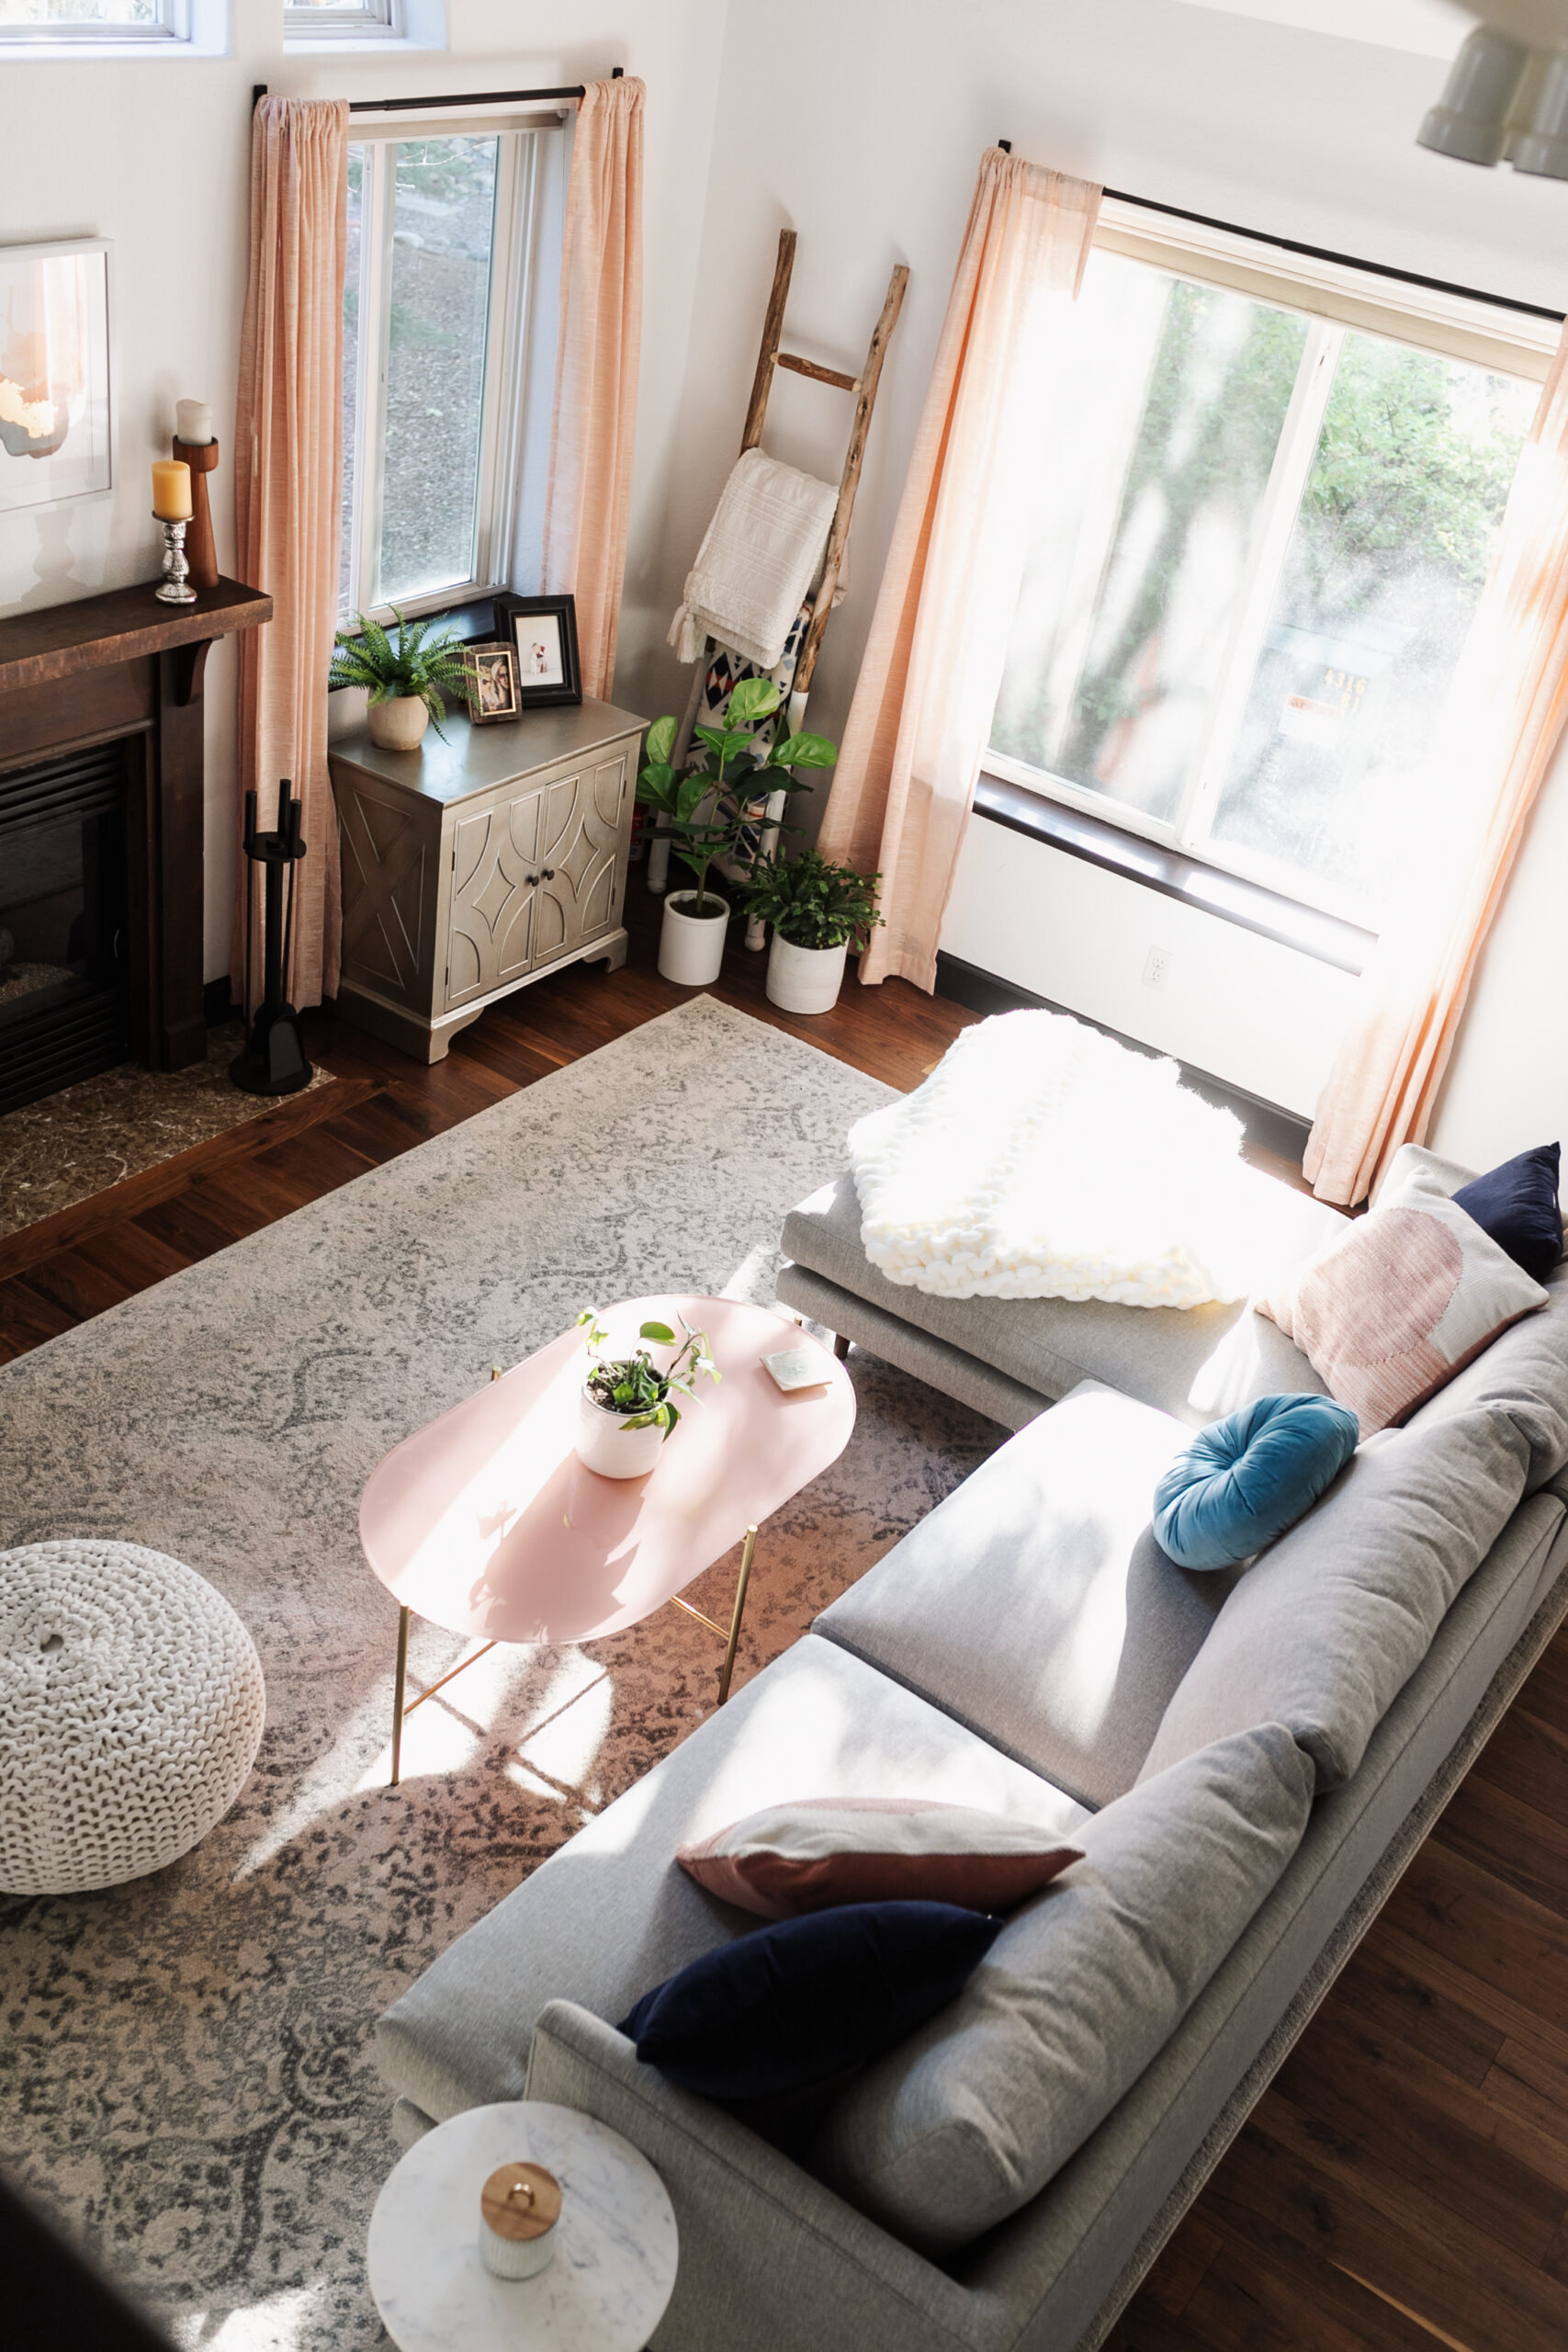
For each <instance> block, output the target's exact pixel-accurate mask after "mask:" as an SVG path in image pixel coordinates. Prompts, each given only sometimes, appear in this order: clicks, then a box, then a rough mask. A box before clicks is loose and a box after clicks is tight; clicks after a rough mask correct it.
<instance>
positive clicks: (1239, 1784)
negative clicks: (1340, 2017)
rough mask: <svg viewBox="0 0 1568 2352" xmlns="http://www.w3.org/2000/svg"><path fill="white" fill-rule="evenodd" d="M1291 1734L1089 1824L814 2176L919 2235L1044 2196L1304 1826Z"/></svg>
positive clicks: (1237, 1751) (1166, 1784)
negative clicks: (1074, 1850) (1064, 1866)
mask: <svg viewBox="0 0 1568 2352" xmlns="http://www.w3.org/2000/svg"><path fill="white" fill-rule="evenodd" d="M1312 1795H1313V1771H1312V1766H1311V1764H1310V1762H1309V1761H1308V1759H1307V1758H1306V1757H1304V1756H1303V1754H1302V1752H1301V1750H1300V1748H1298V1747H1297V1746H1296V1744H1295V1742H1294V1741H1293V1740H1292V1738H1291V1736H1290V1734H1289V1733H1288V1732H1287V1731H1285V1730H1284V1729H1283V1728H1282V1727H1281V1726H1280V1725H1279V1724H1265V1725H1262V1726H1261V1727H1259V1728H1257V1729H1254V1730H1251V1731H1247V1732H1242V1733H1238V1734H1236V1735H1235V1736H1232V1737H1231V1738H1229V1739H1225V1740H1223V1741H1221V1742H1219V1743H1218V1744H1217V1745H1216V1746H1214V1747H1210V1748H1207V1749H1205V1750H1204V1751H1203V1753H1202V1754H1201V1755H1198V1756H1193V1757H1190V1758H1186V1759H1185V1760H1184V1761H1183V1762H1181V1763H1179V1764H1177V1765H1175V1766H1173V1767H1172V1769H1171V1770H1169V1771H1168V1772H1166V1773H1163V1774H1162V1775H1161V1776H1160V1778H1159V1779H1158V1780H1156V1781H1148V1782H1146V1783H1145V1785H1144V1786H1142V1787H1140V1788H1138V1789H1135V1790H1134V1791H1133V1792H1131V1793H1130V1794H1129V1795H1127V1796H1124V1797H1119V1798H1118V1799H1117V1801H1116V1802H1115V1804H1111V1805H1107V1807H1106V1808H1105V1810H1104V1812H1103V1813H1100V1814H1097V1815H1095V1816H1094V1818H1093V1819H1092V1820H1091V1821H1089V1822H1088V1823H1086V1824H1085V1825H1084V1826H1083V1827H1082V1828H1081V1829H1080V1830H1079V1832H1078V1833H1077V1836H1078V1843H1079V1844H1080V1845H1081V1846H1082V1847H1083V1849H1084V1860H1082V1861H1081V1862H1075V1863H1074V1864H1073V1866H1072V1868H1071V1869H1070V1870H1067V1871H1064V1872H1063V1874H1062V1876H1061V1877H1060V1878H1059V1879H1058V1880H1057V1881H1056V1882H1055V1885H1054V1886H1051V1887H1048V1888H1047V1889H1046V1890H1045V1892H1044V1893H1043V1894H1039V1895H1036V1896H1035V1898H1034V1899H1033V1901H1032V1902H1031V1903H1029V1904H1026V1905H1024V1907H1023V1908H1022V1909H1021V1911H1020V1912H1019V1913H1018V1914H1017V1915H1016V1917H1014V1918H1013V1919H1011V1920H1010V1922H1009V1924H1008V1926H1007V1927H1006V1928H1004V1929H1003V1930H1002V1932H1001V1934H1000V1935H999V1936H998V1938H997V1940H996V1942H995V1943H994V1944H993V1945H992V1946H991V1949H990V1951H989V1952H988V1953H987V1956H986V1958H985V1959H984V1960H983V1961H982V1962H981V1963H980V1965H979V1967H978V1968H977V1969H976V1972H975V1973H974V1975H973V1976H972V1977H971V1978H970V1980H969V1982H968V1984H967V1985H965V1987H964V1991H963V1992H962V1993H961V1994H960V1995H959V1996H958V1998H957V2000H955V2001H953V2002H952V2003H951V2004H950V2005H949V2007H947V2008H945V2009H944V2010H942V2013H941V2015H940V2016H938V2017H936V2018H932V2019H931V2022H930V2024H929V2025H926V2026H923V2027H921V2029H920V2030H919V2032H918V2033H916V2034H914V2035H912V2036H911V2037H910V2039H909V2040H908V2041H906V2042H903V2043H901V2044H900V2045H899V2047H898V2048H897V2050H895V2051H893V2052H890V2053H889V2054H888V2056H887V2057H886V2058H884V2059H881V2060H879V2061H878V2063H877V2064H875V2065H874V2066H873V2067H872V2068H871V2069H870V2070H869V2071H868V2073H867V2074H865V2075H863V2076H862V2078H861V2080H860V2081H859V2082H858V2083H857V2084H856V2085H855V2086H854V2087H853V2088H852V2090H851V2091H850V2092H849V2093H848V2094H847V2095H846V2097H845V2098H842V2099H841V2100H840V2103H839V2105H838V2106H837V2107H836V2108H835V2109H834V2111H833V2113H832V2115H831V2117H830V2118H829V2121H828V2124H827V2126H826V2128H825V2131H824V2132H823V2135H822V2137H821V2140H820V2141H819V2143H818V2149H817V2151H816V2154H815V2157H814V2168H815V2167H819V2168H820V2169H821V2171H822V2173H823V2175H824V2177H826V2178H827V2179H828V2180H829V2182H830V2184H831V2185H832V2186H833V2187H834V2188H837V2189H838V2190H839V2191H840V2194H841V2195H842V2196H844V2197H846V2198H847V2199H849V2201H850V2202H851V2203H852V2205H855V2206H858V2207H859V2209H860V2210H861V2211H862V2212H864V2213H867V2214H869V2215H870V2216H871V2217H872V2219H873V2220H874V2221H879V2222H882V2223H883V2224H884V2225H885V2226H886V2228H888V2229H891V2230H892V2231H894V2232H895V2233H896V2234H897V2235H898V2236H899V2237H902V2238H904V2239H906V2240H907V2241H908V2243H909V2244H911V2245H917V2246H919V2247H922V2248H927V2249H930V2250H931V2251H933V2252H941V2251H943V2250H946V2249H950V2248H952V2247H953V2246H957V2245H966V2244H967V2243H968V2242H969V2241H970V2240H971V2239H974V2238H976V2237H978V2236H979V2234H980V2233H981V2232H982V2231H984V2230H987V2229H990V2228H991V2227H992V2226H993V2225H994V2224H995V2223H996V2222H1000V2221H1002V2220H1004V2219H1005V2218H1006V2216H1007V2215H1008V2214H1010V2213H1013V2212H1016V2211H1018V2209H1019V2207H1020V2206H1021V2205H1022V2204H1024V2203H1025V2202H1026V2201H1027V2199H1030V2198H1032V2197H1033V2196H1034V2195H1036V2194H1037V2192H1038V2191H1039V2190H1040V2189H1041V2188H1043V2186H1044V2184H1045V2183H1046V2181H1048V2180H1049V2179H1050V2178H1051V2177H1052V2176H1053V2174H1054V2173H1055V2172H1056V2171H1057V2170H1058V2168H1059V2167H1060V2166H1061V2165H1064V2164H1065V2163H1066V2160H1067V2158H1068V2157H1069V2156H1070V2155H1071V2154H1073V2152H1074V2151H1075V2149H1077V2148H1078V2147H1080V2146H1081V2145H1082V2143H1083V2142H1084V2141H1085V2140H1087V2139H1088V2137H1089V2133H1090V2132H1091V2131H1093V2130H1094V2129H1095V2127H1096V2125H1097V2124H1098V2123H1100V2120H1101V2119H1102V2118H1103V2117H1104V2116H1106V2115H1108V2114H1109V2113H1110V2111H1111V2108H1112V2107H1113V2106H1114V2105H1115V2103H1116V2101H1117V2100H1118V2099H1119V2098H1121V2097H1122V2094H1123V2092H1125V2091H1126V2090H1127V2089H1128V2088H1129V2087H1130V2086H1131V2085H1132V2084H1133V2083H1134V2081H1135V2080H1136V2078H1137V2076H1138V2075H1140V2074H1141V2073H1142V2072H1143V2070H1144V2068H1145V2066H1146V2065H1147V2064H1149V2063H1150V2061H1151V2060H1152V2059H1153V2058H1154V2057H1155V2056H1156V2053H1157V2052H1158V2051H1159V2050H1160V2049H1161V2048H1162V2047H1163V2045H1164V2043H1165V2042H1166V2041H1168V2038H1169V2036H1170V2034H1171V2033H1172V2032H1173V2031H1174V2030H1175V2028H1176V2027H1177V2025H1178V2024H1179V2022H1180V2020H1181V2018H1183V2017H1184V2016H1185V2015H1186V2013H1187V2010H1188V2009H1189V2008H1190V2006H1191V2004H1192V2002H1193V2001H1194V2000H1195V1999H1196V1997H1197V1996H1198V1994H1199V1993H1200V1992H1201V1990H1202V1988H1203V1986H1204V1985H1206V1984H1207V1983H1208V1981H1209V1979H1210V1977H1211V1976H1212V1975H1213V1973H1214V1971H1215V1969H1216V1968H1218V1967H1219V1965H1220V1963H1221V1962H1222V1961H1224V1959H1225V1957H1226V1955H1227V1954H1228V1953H1229V1952H1230V1951H1231V1950H1232V1948H1233V1946H1234V1945H1235V1941H1236V1939H1237V1938H1238V1937H1239V1936H1240V1935H1241V1933H1242V1931H1243V1929H1244V1928H1246V1927H1247V1922H1248V1921H1249V1920H1250V1919H1251V1918H1252V1917H1253V1915H1254V1913H1255V1912H1256V1911H1257V1910H1258V1905H1260V1904H1261V1903H1262V1902H1263V1900H1264V1898H1265V1897H1266V1896H1267V1895H1268V1894H1269V1891H1270V1889H1271V1888H1272V1887H1273V1886H1274V1884H1275V1883H1276V1882H1277V1881H1278V1880H1279V1878H1280V1875H1281V1874H1282V1872H1283V1871H1284V1870H1285V1868H1286V1866H1287V1864H1288V1863H1289V1862H1290V1860H1291V1858H1292V1855H1293V1854H1294V1852H1295V1850H1296V1848H1297V1847H1298V1846H1299V1844H1300V1843H1301V1839H1302V1835H1303V1831H1304V1830H1305V1827H1306V1824H1307V1816H1308V1815H1309V1813H1310V1811H1311V1807H1312Z"/></svg>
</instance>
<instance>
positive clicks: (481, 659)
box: [463, 644, 523, 727]
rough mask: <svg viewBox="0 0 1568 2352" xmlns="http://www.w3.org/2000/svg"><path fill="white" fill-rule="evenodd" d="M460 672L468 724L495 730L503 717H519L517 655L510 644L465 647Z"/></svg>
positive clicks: (520, 704)
mask: <svg viewBox="0 0 1568 2352" xmlns="http://www.w3.org/2000/svg"><path fill="white" fill-rule="evenodd" d="M463 672H464V676H465V679H466V682H467V688H468V719H469V723H470V725H472V726H474V727H494V726H497V725H499V723H500V721H501V720H502V719H503V718H522V716H523V705H522V702H521V700H520V698H519V696H518V692H517V656H516V654H515V653H514V652H513V650H512V648H511V646H510V645H501V644H494V645H466V646H465V647H464V648H463Z"/></svg>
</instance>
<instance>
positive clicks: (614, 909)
mask: <svg viewBox="0 0 1568 2352" xmlns="http://www.w3.org/2000/svg"><path fill="white" fill-rule="evenodd" d="M543 797H544V802H545V813H544V833H543V840H542V844H541V853H540V860H539V864H540V880H539V890H538V900H539V904H538V911H537V914H536V918H535V923H534V961H535V963H536V964H544V963H547V962H549V960H550V958H551V957H552V956H564V955H566V954H568V953H569V952H570V949H572V948H573V947H577V946H579V945H581V943H582V941H583V940H585V939H591V938H592V936H593V934H594V933H596V932H600V931H607V930H608V929H609V928H610V927H611V925H612V923H613V922H614V921H615V916H616V914H617V913H618V912H619V908H620V899H621V888H622V880H621V876H620V874H619V872H618V866H619V863H620V861H619V859H618V856H617V851H618V849H619V846H620V836H621V817H622V812H623V803H624V801H625V797H626V752H616V753H615V756H614V757H613V758H611V759H609V760H604V761H600V762H597V763H594V764H593V765H592V766H590V767H585V768H584V769H582V770H581V773H580V774H578V775H567V776H561V777H559V778H558V779H557V781H556V782H555V783H553V784H550V785H548V786H546V788H545V792H544V796H543Z"/></svg>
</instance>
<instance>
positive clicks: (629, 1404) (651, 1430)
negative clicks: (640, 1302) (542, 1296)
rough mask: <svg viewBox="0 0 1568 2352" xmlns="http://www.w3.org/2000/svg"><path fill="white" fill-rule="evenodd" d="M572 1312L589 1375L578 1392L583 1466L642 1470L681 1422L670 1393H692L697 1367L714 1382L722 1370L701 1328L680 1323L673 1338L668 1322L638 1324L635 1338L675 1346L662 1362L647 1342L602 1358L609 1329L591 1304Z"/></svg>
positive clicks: (610, 1471) (621, 1472)
mask: <svg viewBox="0 0 1568 2352" xmlns="http://www.w3.org/2000/svg"><path fill="white" fill-rule="evenodd" d="M577 1319H578V1322H579V1324H580V1325H581V1324H586V1325H587V1326H588V1374H587V1377H586V1378H585V1379H584V1381H583V1384H582V1387H581V1393H580V1395H579V1398H578V1410H577V1458H578V1460H579V1461H580V1462H581V1464H582V1466H583V1468H584V1469H585V1470H597V1471H598V1473H599V1475H600V1476H601V1477H602V1478H642V1477H646V1476H647V1475H648V1473H649V1471H650V1470H651V1469H652V1468H653V1466H654V1464H656V1463H657V1461H658V1460H659V1456H660V1453H661V1452H662V1450H663V1447H664V1442H665V1440H666V1439H667V1438H669V1437H671V1436H672V1435H673V1433H674V1430H675V1429H676V1426H677V1424H678V1423H679V1421H680V1419H681V1408H680V1407H679V1406H678V1405H677V1404H676V1402H675V1398H676V1397H691V1396H693V1395H694V1393H695V1387H696V1382H697V1379H698V1376H699V1374H705V1375H706V1377H707V1378H708V1379H709V1380H712V1381H715V1382H716V1381H717V1380H718V1379H719V1378H720V1377H721V1375H720V1373H719V1369H718V1366H717V1364H716V1363H715V1362H714V1360H713V1350H712V1349H711V1348H710V1347H709V1345H708V1340H707V1334H706V1332H705V1331H694V1330H693V1329H691V1327H690V1325H689V1324H686V1323H683V1322H682V1324H681V1334H682V1336H681V1339H680V1340H677V1339H676V1337H675V1334H674V1332H673V1331H672V1330H671V1329H670V1326H669V1324H668V1323H644V1324H642V1325H641V1326H640V1327H639V1329H638V1331H637V1338H638V1339H639V1340H652V1341H653V1343H654V1345H655V1346H656V1347H661V1348H673V1349H674V1350H675V1354H674V1355H673V1356H672V1357H671V1361H670V1362H669V1363H666V1364H664V1365H663V1366H662V1367H661V1366H660V1365H658V1364H656V1363H654V1361H653V1359H652V1357H651V1356H650V1355H649V1351H648V1350H647V1348H637V1349H634V1350H633V1351H632V1353H631V1354H630V1355H624V1356H614V1357H606V1355H605V1353H604V1351H605V1349H606V1348H607V1347H608V1345H609V1342H610V1335H609V1333H608V1331H607V1330H606V1329H604V1325H603V1324H602V1323H601V1322H600V1320H599V1318H598V1317H597V1316H596V1315H595V1314H594V1313H593V1311H592V1307H585V1308H584V1309H583V1311H582V1313H581V1315H580V1316H579V1317H578V1318H577ZM677 1320H679V1318H677Z"/></svg>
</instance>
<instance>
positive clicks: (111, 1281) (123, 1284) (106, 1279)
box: [23, 1250, 139, 1323]
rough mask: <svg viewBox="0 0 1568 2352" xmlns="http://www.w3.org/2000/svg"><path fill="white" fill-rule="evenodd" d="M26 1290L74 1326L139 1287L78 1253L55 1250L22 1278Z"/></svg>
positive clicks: (121, 1275)
mask: <svg viewBox="0 0 1568 2352" xmlns="http://www.w3.org/2000/svg"><path fill="white" fill-rule="evenodd" d="M23 1280H24V1281H25V1282H26V1283H27V1286H28V1289H29V1290H30V1291H36V1292H38V1293H39V1295H41V1296H42V1297H44V1298H47V1299H48V1300H50V1301H51V1304H52V1305H53V1306H58V1307H60V1308H61V1309H62V1311H63V1312H64V1313H65V1314H66V1315H68V1316H69V1317H70V1319H71V1321H72V1322H73V1323H85V1321H86V1320H87V1319H88V1317H90V1316H94V1315H101V1314H102V1313H103V1311H104V1309H105V1308H106V1307H107V1306H118V1305H119V1303H120V1301H121V1299H124V1298H130V1297H133V1296H134V1295H135V1293H136V1291H137V1289H138V1287H139V1285H138V1284H137V1283H135V1282H134V1281H128V1280H127V1279H126V1277H125V1275H124V1274H122V1273H118V1272H114V1271H112V1270H111V1269H110V1268H109V1267H107V1266H104V1265H99V1264H96V1263H95V1262H94V1261H93V1260H92V1259H90V1258H86V1257H84V1255H83V1253H82V1252H81V1250H55V1251H54V1253H53V1255H52V1256H51V1257H48V1258H46V1259H45V1260H44V1261H43V1262H42V1263H41V1265H37V1266H32V1267H29V1268H28V1272H27V1273H26V1274H25V1275H24V1276H23Z"/></svg>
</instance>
